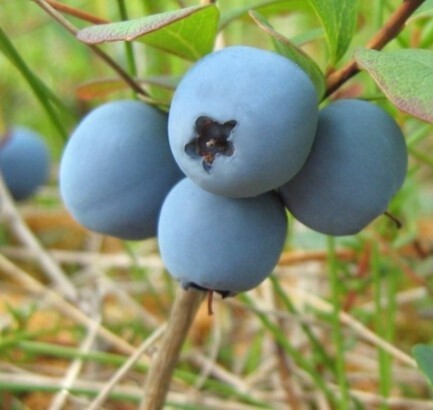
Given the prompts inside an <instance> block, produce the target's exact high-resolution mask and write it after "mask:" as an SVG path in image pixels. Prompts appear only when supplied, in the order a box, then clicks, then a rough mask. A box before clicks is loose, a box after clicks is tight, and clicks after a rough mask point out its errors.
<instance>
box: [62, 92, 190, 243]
mask: <svg viewBox="0 0 433 410" xmlns="http://www.w3.org/2000/svg"><path fill="white" fill-rule="evenodd" d="M182 177H183V174H182V173H181V171H180V170H179V168H178V166H177V165H176V163H175V161H174V159H173V156H172V154H171V151H170V147H169V144H168V137H167V116H166V115H165V114H164V113H162V112H160V111H159V110H157V109H156V108H153V107H151V106H149V105H147V104H144V103H142V102H139V101H129V100H121V101H114V102H109V103H106V104H104V105H102V106H100V107H98V108H96V109H94V110H93V111H91V112H90V113H89V114H88V115H87V116H86V117H85V118H84V119H83V120H82V121H81V122H80V124H79V125H78V126H77V128H76V129H75V131H74V132H73V134H72V136H71V138H70V139H69V141H68V144H67V145H66V147H65V150H64V152H63V156H62V159H61V163H60V190H61V195H62V197H63V200H64V203H65V205H66V207H67V209H68V210H69V211H70V213H71V214H72V216H73V217H74V218H75V219H76V220H77V221H78V222H79V223H81V224H82V225H84V226H86V227H87V228H88V229H90V230H93V231H95V232H99V233H103V234H107V235H112V236H115V237H119V238H122V239H130V240H136V239H144V238H149V237H152V236H154V235H155V234H156V224H157V218H158V213H159V210H160V207H161V204H162V201H163V200H164V198H165V196H166V194H167V193H168V191H169V190H170V188H171V187H172V186H173V185H174V184H175V183H176V182H177V181H178V180H179V179H180V178H182Z"/></svg>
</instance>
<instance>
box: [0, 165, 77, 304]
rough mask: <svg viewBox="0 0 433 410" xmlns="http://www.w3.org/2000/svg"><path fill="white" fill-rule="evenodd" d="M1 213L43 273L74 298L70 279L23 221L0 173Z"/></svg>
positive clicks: (70, 297)
mask: <svg viewBox="0 0 433 410" xmlns="http://www.w3.org/2000/svg"><path fill="white" fill-rule="evenodd" d="M0 198H1V213H2V217H3V218H4V220H5V222H6V223H7V225H8V226H9V227H10V228H11V229H12V231H13V233H14V234H15V235H16V237H17V238H18V240H19V241H20V242H21V243H22V244H23V245H25V246H26V248H27V249H29V251H30V252H31V253H32V254H33V255H34V256H35V258H36V260H37V262H38V263H39V265H40V266H41V268H42V270H43V272H44V274H45V275H46V276H47V277H48V278H49V279H50V280H51V281H52V282H53V283H54V285H55V286H57V287H58V290H59V291H60V292H62V293H63V294H64V295H65V296H66V297H67V298H68V299H69V300H75V299H76V297H77V291H76V289H75V286H74V285H73V283H72V281H71V280H70V279H69V278H68V276H67V275H66V273H65V272H63V270H62V269H61V268H60V266H59V265H58V264H57V263H56V262H55V261H54V259H53V258H52V257H51V256H50V254H49V253H47V251H46V250H45V248H44V247H43V246H42V245H41V244H40V242H39V241H38V239H37V238H36V237H35V235H34V234H33V232H32V231H31V230H30V229H29V227H28V226H27V225H26V223H25V222H24V219H23V218H22V216H21V214H20V213H19V211H18V209H17V208H16V206H15V202H14V200H13V199H12V196H11V194H10V192H9V190H8V188H7V187H6V184H5V181H4V179H3V176H2V175H1V173H0Z"/></svg>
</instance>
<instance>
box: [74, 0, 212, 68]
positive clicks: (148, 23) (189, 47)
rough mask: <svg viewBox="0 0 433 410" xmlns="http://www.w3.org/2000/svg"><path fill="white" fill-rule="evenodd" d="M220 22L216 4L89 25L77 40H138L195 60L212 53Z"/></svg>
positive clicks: (91, 42) (97, 42) (95, 41)
mask: <svg viewBox="0 0 433 410" xmlns="http://www.w3.org/2000/svg"><path fill="white" fill-rule="evenodd" d="M218 19H219V11H218V9H217V7H216V6H215V5H213V4H211V5H207V6H194V7H187V8H184V9H180V10H176V11H170V12H166V13H159V14H154V15H150V16H146V17H142V18H139V19H135V20H127V21H121V22H118V23H109V24H99V25H95V26H90V27H87V28H85V29H82V30H80V31H79V32H78V34H77V38H78V39H79V40H81V41H83V42H84V43H87V44H99V43H104V42H109V41H132V40H135V39H139V40H140V41H142V42H143V43H145V44H148V45H151V46H153V47H156V48H159V49H161V50H164V51H167V52H169V53H172V54H175V55H178V56H179V57H182V58H185V59H187V60H193V61H194V60H197V59H199V58H200V57H202V56H203V55H205V54H207V53H209V52H210V51H212V48H213V44H214V41H215V36H216V33H217V28H218Z"/></svg>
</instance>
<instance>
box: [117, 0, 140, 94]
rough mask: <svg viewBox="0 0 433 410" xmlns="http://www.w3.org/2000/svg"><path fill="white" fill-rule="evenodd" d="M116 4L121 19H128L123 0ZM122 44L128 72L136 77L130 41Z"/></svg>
mask: <svg viewBox="0 0 433 410" xmlns="http://www.w3.org/2000/svg"><path fill="white" fill-rule="evenodd" d="M117 6H118V8H119V14H120V18H121V19H122V20H128V12H127V9H126V2H125V0H117ZM124 45H125V53H126V61H127V63H128V71H129V74H130V75H131V76H132V77H134V78H136V77H137V64H136V61H135V55H134V50H133V47H132V43H131V42H129V41H125V42H124ZM134 96H135V94H134ZM135 97H136V96H135Z"/></svg>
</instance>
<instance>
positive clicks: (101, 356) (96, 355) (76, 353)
mask: <svg viewBox="0 0 433 410" xmlns="http://www.w3.org/2000/svg"><path fill="white" fill-rule="evenodd" d="M9 345H10V346H11V347H12V343H10V344H9ZM14 346H15V347H16V348H18V349H21V350H22V351H24V352H26V353H28V354H33V355H42V356H49V357H55V358H58V359H65V360H77V359H79V360H83V361H85V362H92V363H98V364H101V365H105V366H114V367H120V366H122V365H123V364H124V363H125V362H126V360H127V358H126V357H124V356H121V355H118V354H113V353H104V352H83V351H81V350H79V349H77V348H74V347H66V346H58V345H55V344H51V343H44V342H33V341H28V340H22V341H21V340H16V343H15V344H14ZM132 369H133V370H135V371H137V372H140V373H143V374H144V373H146V372H147V371H148V369H149V367H148V366H147V365H146V364H144V363H143V362H137V363H135V364H134V366H133V368H132ZM174 377H175V378H176V379H177V380H181V381H183V382H184V383H187V384H190V385H194V383H196V381H197V379H198V377H199V376H198V374H197V373H196V372H195V371H186V370H182V369H176V370H175V371H174ZM2 387H3V386H0V391H1V390H2ZM203 387H204V388H205V389H209V390H210V391H212V392H215V393H217V394H220V395H224V396H227V397H237V398H238V399H240V400H243V401H244V402H245V403H250V404H253V405H256V406H259V407H262V408H268V406H266V404H265V403H263V402H259V401H257V400H254V399H251V397H250V396H249V395H248V394H247V393H241V392H239V391H237V389H236V388H234V387H232V386H230V385H228V384H226V383H223V382H220V381H218V380H213V379H208V380H206V381H205V383H204V386H203ZM97 393H99V392H97ZM140 397H141V396H140Z"/></svg>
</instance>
